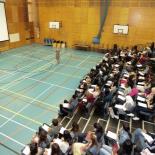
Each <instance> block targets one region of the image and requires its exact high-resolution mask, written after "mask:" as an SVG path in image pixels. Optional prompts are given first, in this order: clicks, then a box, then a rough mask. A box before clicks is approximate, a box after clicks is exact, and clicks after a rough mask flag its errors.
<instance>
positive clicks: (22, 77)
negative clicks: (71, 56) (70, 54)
mask: <svg viewBox="0 0 155 155" xmlns="http://www.w3.org/2000/svg"><path fill="white" fill-rule="evenodd" d="M66 54H67V53H66ZM48 57H49V56H48ZM41 61H44V60H41ZM52 62H56V60H55V59H54V60H53V61H51V62H48V63H46V64H44V65H43V66H41V67H39V68H37V69H34V70H32V72H29V73H28V74H26V75H23V76H21V77H19V78H17V79H16V80H13V81H11V82H10V83H8V84H6V85H5V86H4V88H5V87H6V86H9V85H12V83H13V84H14V83H15V82H16V81H18V82H17V83H19V82H20V80H24V78H25V77H27V76H28V75H29V76H30V75H31V76H32V75H33V73H35V72H36V71H38V70H40V69H42V68H46V66H48V65H49V64H51V63H52ZM56 67H57V66H56ZM56 67H55V68H54V70H55V69H56ZM6 79H7V78H6ZM0 81H1V80H0ZM15 85H16V84H15ZM10 87H11V86H10ZM8 88H9V87H8Z"/></svg>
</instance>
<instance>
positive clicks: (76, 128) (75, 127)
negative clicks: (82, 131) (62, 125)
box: [71, 122, 79, 132]
mask: <svg viewBox="0 0 155 155" xmlns="http://www.w3.org/2000/svg"><path fill="white" fill-rule="evenodd" d="M71 131H73V132H77V131H79V125H78V124H77V123H76V122H73V124H72V129H71Z"/></svg>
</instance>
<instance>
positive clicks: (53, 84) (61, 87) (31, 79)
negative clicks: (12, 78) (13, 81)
mask: <svg viewBox="0 0 155 155" xmlns="http://www.w3.org/2000/svg"><path fill="white" fill-rule="evenodd" d="M26 79H30V80H33V81H37V82H40V83H44V84H49V85H53V86H56V87H60V88H63V89H67V90H71V91H73V90H75V89H72V88H68V87H63V86H60V85H57V84H53V83H48V82H44V81H41V80H37V79H34V78H29V77H27V78H26Z"/></svg>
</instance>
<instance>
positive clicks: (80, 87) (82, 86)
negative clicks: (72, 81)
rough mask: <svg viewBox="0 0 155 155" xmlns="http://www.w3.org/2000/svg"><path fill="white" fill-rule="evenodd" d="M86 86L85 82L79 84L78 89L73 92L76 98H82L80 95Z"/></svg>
mask: <svg viewBox="0 0 155 155" xmlns="http://www.w3.org/2000/svg"><path fill="white" fill-rule="evenodd" d="M87 88H88V86H87V83H86V82H81V83H80V85H79V87H78V88H77V89H76V91H75V95H76V96H78V97H82V95H83V94H84V93H85V91H86V90H87Z"/></svg>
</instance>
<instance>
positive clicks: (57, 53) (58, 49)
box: [55, 48, 60, 64]
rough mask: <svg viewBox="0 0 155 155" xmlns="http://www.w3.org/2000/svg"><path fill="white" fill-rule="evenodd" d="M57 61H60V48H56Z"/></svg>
mask: <svg viewBox="0 0 155 155" xmlns="http://www.w3.org/2000/svg"><path fill="white" fill-rule="evenodd" d="M55 53H56V61H57V64H59V63H60V48H56V52H55Z"/></svg>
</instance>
